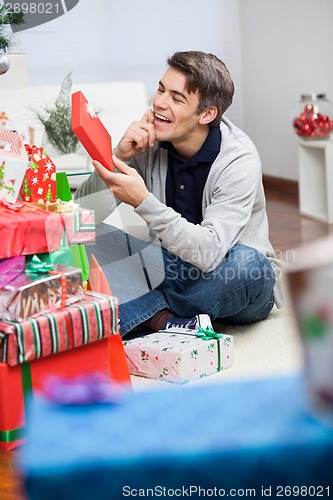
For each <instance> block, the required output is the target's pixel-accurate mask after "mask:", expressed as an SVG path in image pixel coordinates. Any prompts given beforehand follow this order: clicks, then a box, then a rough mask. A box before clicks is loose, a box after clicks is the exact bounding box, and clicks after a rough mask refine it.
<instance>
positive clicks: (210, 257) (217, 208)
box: [76, 51, 282, 335]
mask: <svg viewBox="0 0 333 500" xmlns="http://www.w3.org/2000/svg"><path fill="white" fill-rule="evenodd" d="M167 63H168V68H167V70H166V72H165V74H164V75H163V76H162V78H161V80H160V81H159V84H158V88H157V91H156V94H155V96H154V99H153V106H152V108H153V109H148V110H147V111H146V113H145V114H144V116H143V117H142V119H141V120H140V121H137V122H134V123H132V124H131V125H130V126H129V128H128V129H127V131H126V132H125V134H124V136H123V137H122V139H121V140H120V142H119V144H118V145H117V147H116V148H115V150H114V157H113V161H114V164H115V166H116V168H117V172H109V171H108V170H106V169H105V168H104V167H103V166H102V165H101V164H100V163H98V162H96V161H94V162H93V163H94V166H95V172H94V173H93V174H92V175H91V176H90V178H89V179H88V180H87V181H86V182H85V183H84V184H83V185H82V186H81V187H80V188H79V189H78V191H77V193H76V198H77V199H80V203H81V205H83V206H89V207H90V208H94V209H95V210H96V213H97V214H98V217H99V219H100V220H103V218H105V217H107V216H108V215H109V213H110V212H111V211H112V210H113V209H114V207H115V199H116V202H117V203H119V202H124V203H127V204H129V205H132V206H133V207H134V209H135V211H136V213H137V214H139V215H140V216H141V217H142V218H143V219H144V221H145V222H146V224H147V226H148V228H149V230H150V233H151V235H153V237H154V238H155V244H154V245H150V248H149V249H147V243H142V242H139V241H138V240H136V239H135V238H132V237H130V236H128V235H126V234H124V233H122V232H120V231H115V230H112V231H110V226H109V227H108V226H107V224H101V225H99V226H98V228H97V243H96V246H95V247H92V248H91V251H92V252H93V253H94V255H95V256H96V257H97V260H98V261H99V262H100V263H101V265H102V266H103V269H104V271H105V274H106V276H107V278H108V281H109V282H110V285H111V289H112V291H113V293H114V295H119V296H120V297H121V300H120V331H121V334H122V335H125V334H127V333H128V332H130V331H131V330H133V329H134V328H136V327H138V326H139V328H148V329H150V330H153V331H157V330H160V329H166V328H192V329H195V328H197V327H198V326H203V327H207V326H211V322H210V321H211V320H215V319H218V318H219V319H222V320H223V321H224V322H226V323H229V324H246V323H252V322H255V321H259V320H263V319H265V318H266V317H267V316H268V315H269V313H270V311H271V309H272V307H273V305H274V302H275V303H276V305H277V306H278V307H280V305H281V303H282V297H281V292H280V285H279V266H278V261H277V260H276V255H275V252H274V249H273V248H272V246H271V244H270V242H269V239H268V222H267V215H266V209H265V205H266V204H265V196H264V190H263V186H262V174H261V162H260V158H259V156H258V153H257V150H256V148H255V146H254V144H253V143H252V141H251V140H250V139H249V138H248V137H247V135H246V134H244V132H242V131H241V130H240V129H239V128H237V127H236V126H235V125H233V124H232V123H231V122H230V121H229V120H228V119H226V118H225V117H224V113H225V111H226V110H227V109H228V107H229V106H230V104H231V102H232V98H233V93H234V85H233V82H232V79H231V77H230V74H229V71H228V70H227V68H226V66H225V64H224V63H223V62H222V61H221V60H220V59H219V58H218V57H216V56H215V55H212V54H208V53H204V52H200V51H188V52H176V53H175V54H174V55H173V56H172V57H171V58H169V59H168V61H167ZM156 241H157V242H158V243H159V244H160V246H159V251H160V254H161V255H162V262H163V265H162V268H163V270H162V272H161V269H159V270H157V268H158V267H159V266H158V265H157V264H156V263H157V260H158V259H157V258H156V249H157V246H156ZM144 250H146V251H145V257H144V259H142V257H140V258H139V257H137V258H136V259H134V260H135V262H136V264H137V265H138V266H139V267H140V266H141V268H142V269H143V271H144V272H143V273H141V274H140V273H136V270H135V271H134V270H133V265H132V264H133V262H132V261H131V265H130V266H128V268H127V269H126V266H124V268H123V269H124V270H123V271H122V273H121V274H119V273H118V275H117V266H113V267H112V266H110V265H109V264H111V262H114V263H116V262H118V263H119V262H121V261H124V259H125V261H126V262H129V261H128V260H126V259H127V257H129V256H133V255H134V254H135V255H136V256H138V255H139V254H138V252H139V253H140V251H141V255H142V252H143V251H144ZM154 252H155V254H154ZM143 260H144V264H143ZM118 267H119V266H118ZM152 270H155V272H156V273H157V274H158V273H160V276H162V275H163V276H162V278H161V279H160V280H158V279H155V280H154V279H153V280H152V279H151V272H152ZM139 275H140V276H141V277H139ZM142 276H144V277H145V279H146V280H147V283H148V288H147V291H146V292H142V290H143V288H142V286H141V283H139V281H140V279H142ZM152 282H155V285H154V283H152ZM135 289H137V291H138V293H137V295H136V296H135ZM133 290H134V292H133ZM139 290H141V292H139Z"/></svg>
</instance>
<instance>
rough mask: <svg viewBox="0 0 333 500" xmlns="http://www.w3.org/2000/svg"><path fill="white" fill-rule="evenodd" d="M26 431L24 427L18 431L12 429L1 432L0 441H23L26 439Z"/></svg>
mask: <svg viewBox="0 0 333 500" xmlns="http://www.w3.org/2000/svg"><path fill="white" fill-rule="evenodd" d="M24 431H25V429H24V427H19V428H18V429H12V430H10V431H0V441H1V442H2V443H12V442H13V441H18V440H19V439H23V438H24V437H25V435H24Z"/></svg>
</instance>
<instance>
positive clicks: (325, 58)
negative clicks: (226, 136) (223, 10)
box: [240, 0, 333, 180]
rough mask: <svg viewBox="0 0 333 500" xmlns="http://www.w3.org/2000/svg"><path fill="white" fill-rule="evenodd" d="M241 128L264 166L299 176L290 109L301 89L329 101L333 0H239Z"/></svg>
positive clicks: (276, 173) (266, 170)
mask: <svg viewBox="0 0 333 500" xmlns="http://www.w3.org/2000/svg"><path fill="white" fill-rule="evenodd" d="M240 12H241V37H242V61H243V64H242V67H243V71H242V76H243V78H242V81H243V105H244V130H245V131H246V132H247V133H248V134H249V135H250V136H251V138H252V139H253V141H254V142H255V144H256V146H257V147H258V150H259V153H260V155H261V159H262V163H263V171H264V173H266V174H268V175H273V176H276V177H282V178H285V179H293V180H296V179H298V163H297V162H298V159H297V155H298V146H297V144H298V143H297V136H296V135H295V133H294V131H293V128H292V125H291V116H292V109H293V106H294V105H295V103H296V102H297V100H298V99H299V97H300V94H303V93H308V92H317V93H319V92H324V93H326V94H327V96H328V97H329V98H330V99H331V100H332V101H333V1H332V0H240Z"/></svg>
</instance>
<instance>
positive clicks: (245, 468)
mask: <svg viewBox="0 0 333 500" xmlns="http://www.w3.org/2000/svg"><path fill="white" fill-rule="evenodd" d="M28 417H29V419H28V444H27V445H26V446H25V447H24V448H22V450H21V456H20V458H19V466H20V468H21V471H22V475H23V478H24V481H25V485H26V489H27V493H28V497H29V499H30V500H45V499H46V498H47V499H48V500H53V499H55V500H59V499H60V500H63V499H68V500H76V499H77V500H85V499H87V500H92V499H96V500H97V499H98V500H104V499H105V500H110V499H118V498H119V499H120V498H124V497H130V498H131V497H133V496H137V497H155V496H161V497H169V496H180V497H182V498H183V497H193V498H199V497H204V496H210V497H221V496H235V497H236V498H239V496H252V497H253V496H256V497H264V496H271V497H272V498H276V497H279V496H280V497H282V498H285V497H286V496H288V497H290V496H295V495H296V493H297V488H299V491H298V496H299V497H302V498H303V497H306V496H307V495H309V496H312V497H314V496H315V493H317V494H320V493H321V494H320V496H323V497H326V498H328V497H329V495H330V494H332V493H333V489H332V488H333V479H332V470H333V430H332V429H329V428H328V427H325V426H324V425H323V424H321V423H320V422H319V421H317V420H316V419H315V418H313V417H312V416H311V415H310V414H309V413H308V411H307V409H306V393H305V389H304V387H303V380H302V378H301V377H284V378H272V379H265V380H261V381H259V380H258V381H250V382H241V383H239V382H238V383H224V384H221V385H217V384H211V385H205V384H204V385H201V386H198V385H196V386H189V387H186V388H179V387H177V388H176V387H175V388H172V389H162V390H153V391H149V392H148V391H147V392H146V391H145V392H143V391H142V392H136V393H135V392H132V391H129V392H128V393H125V396H124V397H123V399H122V400H121V401H120V403H118V404H102V403H99V404H92V405H86V406H74V405H69V406H60V405H57V404H55V403H52V402H49V401H46V400H43V399H40V400H35V402H34V403H33V404H32V406H31V408H30V412H29V414H28ZM29 422H30V423H29ZM291 488H294V490H293V491H294V493H293V494H291V493H290V492H291V491H292V490H291ZM301 488H303V490H301ZM245 492H247V493H246V494H245ZM296 496H297V495H296Z"/></svg>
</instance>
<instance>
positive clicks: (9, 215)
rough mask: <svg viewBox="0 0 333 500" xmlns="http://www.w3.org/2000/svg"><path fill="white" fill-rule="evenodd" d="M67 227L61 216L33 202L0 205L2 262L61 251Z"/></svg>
mask: <svg viewBox="0 0 333 500" xmlns="http://www.w3.org/2000/svg"><path fill="white" fill-rule="evenodd" d="M63 224H64V223H63V221H62V219H61V216H60V214H57V213H53V212H48V211H47V210H43V209H42V208H38V207H35V206H33V205H31V203H25V202H17V203H16V204H14V205H13V204H1V203H0V234H1V244H0V259H7V258H9V257H15V256H17V255H32V254H38V253H45V252H54V251H56V250H59V248H60V243H61V237H62V234H63V230H64V228H63Z"/></svg>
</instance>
